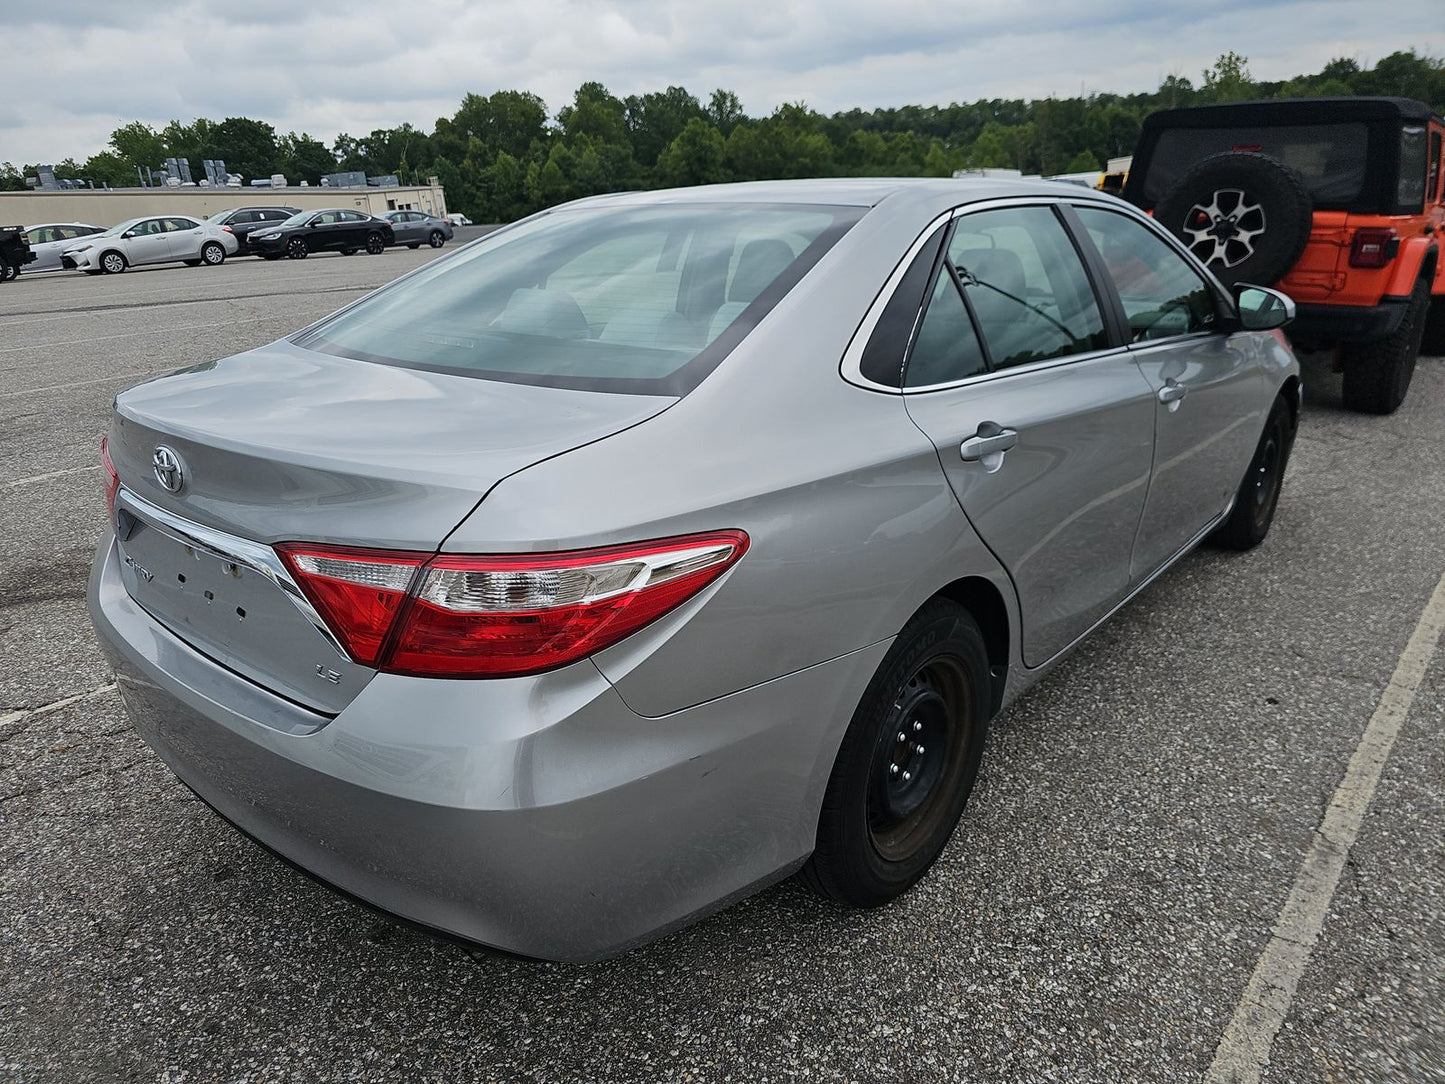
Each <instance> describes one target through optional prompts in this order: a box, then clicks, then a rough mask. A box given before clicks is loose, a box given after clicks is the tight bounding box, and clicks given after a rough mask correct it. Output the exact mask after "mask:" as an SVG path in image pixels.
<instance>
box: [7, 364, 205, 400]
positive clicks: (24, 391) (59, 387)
mask: <svg viewBox="0 0 1445 1084" xmlns="http://www.w3.org/2000/svg"><path fill="white" fill-rule="evenodd" d="M175 371H176V370H175V367H174V366H170V367H167V368H165V369H141V370H139V371H138V372H134V373H116V374H115V375H114V376H98V377H96V378H95V379H93V380H72V381H71V382H70V383H69V384H47V385H45V386H44V387H41V388H21V389H20V390H19V391H0V399H14V398H16V397H17V396H20V395H35V394H38V393H39V392H42V391H64V390H65V389H66V388H83V387H85V386H86V385H87V384H104V383H105V382H106V381H109V380H129V379H130V378H131V377H133V376H160V375H161V373H173V372H175Z"/></svg>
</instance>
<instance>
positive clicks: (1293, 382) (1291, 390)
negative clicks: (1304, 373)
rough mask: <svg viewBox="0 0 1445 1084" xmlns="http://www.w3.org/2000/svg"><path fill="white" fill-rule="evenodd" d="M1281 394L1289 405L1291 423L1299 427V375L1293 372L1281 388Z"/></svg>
mask: <svg viewBox="0 0 1445 1084" xmlns="http://www.w3.org/2000/svg"><path fill="white" fill-rule="evenodd" d="M1279 394H1280V396H1281V397H1282V398H1283V399H1284V403H1285V406H1287V407H1289V417H1290V424H1291V425H1292V426H1293V427H1294V428H1295V429H1298V428H1299V407H1300V401H1299V377H1297V376H1294V375H1293V374H1291V375H1290V376H1289V378H1288V379H1286V380H1285V382H1284V384H1282V385H1281V386H1280V389H1279Z"/></svg>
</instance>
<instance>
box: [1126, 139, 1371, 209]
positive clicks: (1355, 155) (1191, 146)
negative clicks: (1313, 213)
mask: <svg viewBox="0 0 1445 1084" xmlns="http://www.w3.org/2000/svg"><path fill="white" fill-rule="evenodd" d="M1365 148H1366V128H1365V125H1364V124H1363V123H1360V122H1353V123H1346V124H1288V125H1284V124H1281V125H1275V126H1272V127H1257V128H1248V127H1225V128H1169V129H1166V130H1165V131H1163V132H1161V133H1160V134H1159V142H1158V144H1157V145H1156V146H1155V148H1154V153H1153V156H1152V157H1151V159H1150V162H1149V176H1148V177H1147V178H1146V180H1145V184H1144V198H1145V199H1146V200H1148V201H1149V203H1151V204H1152V203H1157V202H1158V201H1159V200H1161V199H1163V198H1164V195H1165V193H1167V192H1168V191H1169V190H1170V189H1171V188H1173V187H1174V185H1175V184H1176V183H1177V182H1178V181H1179V179H1180V178H1181V177H1183V176H1184V174H1186V173H1188V172H1189V170H1190V169H1192V168H1193V167H1194V165H1195V164H1196V163H1197V162H1199V161H1201V160H1202V159H1205V158H1208V157H1209V156H1210V155H1214V154H1226V153H1230V152H1243V151H1252V152H1256V153H1260V154H1267V155H1269V156H1270V157H1271V158H1275V159H1277V160H1279V161H1280V162H1283V163H1284V164H1285V165H1287V166H1289V167H1290V168H1291V169H1294V170H1296V171H1297V172H1298V173H1299V175H1300V176H1301V177H1302V178H1303V179H1304V183H1305V187H1306V188H1308V189H1309V193H1310V197H1311V198H1312V199H1313V200H1314V201H1315V203H1316V204H1323V205H1326V206H1340V205H1344V204H1347V203H1349V202H1350V201H1351V200H1353V199H1354V198H1355V197H1356V196H1358V195H1359V194H1360V188H1361V187H1362V186H1363V185H1364V183H1365V165H1366V162H1365Z"/></svg>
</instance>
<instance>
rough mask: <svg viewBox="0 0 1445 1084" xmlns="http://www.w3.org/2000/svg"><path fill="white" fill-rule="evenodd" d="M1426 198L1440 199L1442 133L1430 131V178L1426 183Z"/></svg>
mask: <svg viewBox="0 0 1445 1084" xmlns="http://www.w3.org/2000/svg"><path fill="white" fill-rule="evenodd" d="M1425 198H1426V199H1427V200H1438V199H1440V133H1439V132H1431V133H1430V179H1429V180H1428V181H1427V182H1426V183H1425Z"/></svg>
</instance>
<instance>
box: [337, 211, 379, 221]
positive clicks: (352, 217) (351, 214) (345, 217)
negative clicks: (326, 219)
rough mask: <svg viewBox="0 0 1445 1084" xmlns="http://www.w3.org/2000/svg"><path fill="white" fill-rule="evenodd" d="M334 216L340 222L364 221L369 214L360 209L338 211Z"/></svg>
mask: <svg viewBox="0 0 1445 1084" xmlns="http://www.w3.org/2000/svg"><path fill="white" fill-rule="evenodd" d="M336 217H337V218H338V219H339V220H340V221H342V222H365V221H366V220H367V219H368V218H370V217H371V216H370V215H364V214H362V213H361V212H360V211H339V212H337V216H336Z"/></svg>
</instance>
